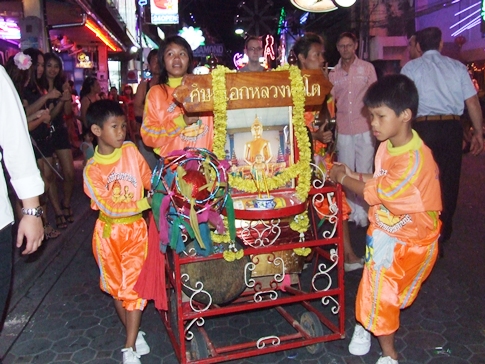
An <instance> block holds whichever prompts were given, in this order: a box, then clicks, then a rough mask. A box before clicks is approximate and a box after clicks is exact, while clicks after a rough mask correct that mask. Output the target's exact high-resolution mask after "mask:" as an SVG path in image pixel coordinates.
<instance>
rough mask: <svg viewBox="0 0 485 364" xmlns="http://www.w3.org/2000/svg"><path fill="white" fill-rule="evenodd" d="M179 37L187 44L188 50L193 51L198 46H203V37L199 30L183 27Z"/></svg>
mask: <svg viewBox="0 0 485 364" xmlns="http://www.w3.org/2000/svg"><path fill="white" fill-rule="evenodd" d="M179 35H180V36H181V37H182V38H184V39H185V40H186V41H187V43H189V45H190V48H191V49H192V50H193V51H195V50H196V49H197V48H198V47H199V46H202V45H204V44H205V37H204V36H203V35H202V30H200V28H194V27H183V28H182V30H181V31H179Z"/></svg>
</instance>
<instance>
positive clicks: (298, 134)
mask: <svg viewBox="0 0 485 364" xmlns="http://www.w3.org/2000/svg"><path fill="white" fill-rule="evenodd" d="M275 71H276V72H277V71H288V72H289V74H290V77H289V78H290V85H291V96H292V100H293V113H292V122H293V130H294V134H295V138H296V141H297V143H298V149H299V161H298V162H297V163H295V164H293V165H291V166H290V167H288V168H286V169H285V170H284V171H283V172H282V173H281V174H279V175H277V176H273V177H270V178H268V180H267V184H268V189H269V190H275V189H278V188H280V187H283V186H285V185H286V184H287V183H288V182H290V181H291V180H292V179H295V178H298V183H297V186H296V197H297V198H298V199H299V200H300V201H306V199H307V197H308V193H309V191H310V187H311V186H310V183H311V167H310V162H311V153H312V151H311V145H310V140H309V138H308V133H307V129H306V125H305V118H304V112H305V92H306V91H305V86H304V84H303V77H302V76H301V72H300V69H299V68H298V67H296V66H290V65H284V66H280V67H278V68H277V69H276V70H275ZM230 72H235V71H231V70H229V69H228V68H226V67H223V66H217V67H216V68H215V69H214V70H213V71H212V89H213V93H214V146H213V148H214V149H213V151H214V153H215V154H216V156H217V157H218V158H219V159H223V158H224V157H225V150H224V146H225V144H226V131H227V90H226V73H230ZM229 185H230V186H232V187H233V188H235V189H237V190H239V191H244V192H252V193H254V192H257V190H256V186H255V184H254V183H253V182H252V181H250V180H245V179H243V178H241V177H236V176H232V175H230V176H229ZM308 226H309V220H308V216H307V213H306V212H304V213H303V214H300V215H297V216H295V219H294V221H292V222H291V224H290V227H291V228H292V229H293V230H295V231H298V232H304V231H306V230H307V229H308Z"/></svg>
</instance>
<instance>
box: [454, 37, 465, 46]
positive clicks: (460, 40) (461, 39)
mask: <svg viewBox="0 0 485 364" xmlns="http://www.w3.org/2000/svg"><path fill="white" fill-rule="evenodd" d="M455 43H456V44H458V47H460V48H461V47H462V46H463V44H465V43H466V38H465V37H464V36H463V35H459V36H458V37H455Z"/></svg>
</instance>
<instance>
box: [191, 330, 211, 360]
mask: <svg viewBox="0 0 485 364" xmlns="http://www.w3.org/2000/svg"><path fill="white" fill-rule="evenodd" d="M193 333H194V337H193V338H192V340H191V341H190V357H191V359H192V360H200V359H205V358H208V357H209V350H208V349H207V345H206V343H205V339H204V336H203V335H202V334H201V333H200V332H199V331H193Z"/></svg>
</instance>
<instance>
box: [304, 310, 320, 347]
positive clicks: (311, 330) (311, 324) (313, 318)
mask: <svg viewBox="0 0 485 364" xmlns="http://www.w3.org/2000/svg"><path fill="white" fill-rule="evenodd" d="M300 325H301V326H302V327H303V330H305V331H306V332H307V333H308V334H309V335H310V336H312V337H319V336H322V335H323V327H322V323H321V322H320V320H319V319H318V316H317V315H315V314H314V313H313V312H304V313H303V314H302V315H301V318H300ZM306 349H307V350H308V352H309V353H310V354H317V353H319V352H320V351H322V350H323V343H319V344H313V345H308V346H307V347H306Z"/></svg>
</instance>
